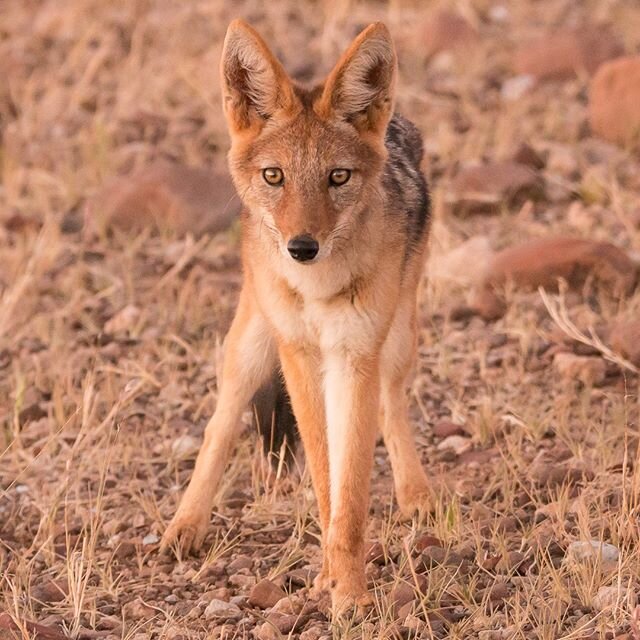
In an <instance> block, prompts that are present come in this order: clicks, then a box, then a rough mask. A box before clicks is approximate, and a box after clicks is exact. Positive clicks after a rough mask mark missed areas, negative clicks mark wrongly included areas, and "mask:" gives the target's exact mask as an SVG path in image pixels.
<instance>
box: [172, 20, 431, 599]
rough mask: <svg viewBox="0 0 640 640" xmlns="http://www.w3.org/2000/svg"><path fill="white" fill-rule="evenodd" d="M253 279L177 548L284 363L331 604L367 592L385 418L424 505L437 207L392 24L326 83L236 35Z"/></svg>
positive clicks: (234, 164)
mask: <svg viewBox="0 0 640 640" xmlns="http://www.w3.org/2000/svg"><path fill="white" fill-rule="evenodd" d="M221 77H222V88H223V100H224V111H225V114H226V118H227V121H228V126H229V131H230V134H231V150H230V152H229V166H230V169H231V174H232V176H233V179H234V181H235V184H236V187H237V190H238V193H239V194H240V197H241V198H242V200H243V203H244V206H245V209H244V211H243V213H242V263H243V267H244V284H243V288H242V292H241V294H240V301H239V304H238V309H237V312H236V315H235V319H234V321H233V323H232V325H231V329H230V330H229V333H228V336H227V338H226V345H225V354H224V365H223V373H222V380H221V386H220V389H219V397H218V404H217V408H216V411H215V414H214V416H213V417H212V418H211V420H210V422H209V424H208V425H207V428H206V431H205V437H204V443H203V445H202V448H201V450H200V453H199V455H198V459H197V462H196V466H195V470H194V473H193V477H192V478H191V482H190V483H189V486H188V488H187V490H186V492H185V494H184V497H183V498H182V502H181V503H180V506H179V508H178V511H177V513H176V514H175V516H174V518H173V520H172V521H171V523H170V525H169V527H168V529H167V531H166V533H165V534H164V538H163V543H164V546H165V547H171V546H175V545H178V546H180V547H181V548H182V550H183V551H189V550H190V549H193V548H197V547H199V546H200V545H201V544H202V542H203V539H204V537H205V534H206V531H207V527H208V525H209V519H210V513H211V508H212V503H213V499H214V495H215V492H216V488H217V486H218V482H219V480H220V476H221V475H222V473H223V471H224V469H225V465H226V463H227V459H228V456H229V453H230V451H231V449H232V447H233V444H234V441H235V440H236V438H237V435H238V430H239V425H240V417H241V414H242V412H243V411H244V410H245V409H246V408H247V406H248V405H249V403H250V402H251V400H252V398H253V396H254V394H255V393H256V392H257V391H258V390H259V389H260V388H261V387H262V386H263V385H264V384H265V383H266V382H267V381H268V380H269V379H271V378H272V376H273V374H274V372H276V371H279V370H280V369H281V371H282V373H283V374H284V379H285V381H286V388H287V391H288V393H289V396H290V399H291V405H292V407H293V411H294V414H295V418H296V423H297V428H298V430H299V433H300V436H301V438H302V442H303V445H304V450H305V454H306V460H307V464H308V466H309V470H310V473H311V478H312V481H313V486H314V489H315V493H316V496H317V500H318V508H319V515H320V523H321V526H322V539H323V557H324V560H323V567H322V570H321V573H320V574H319V576H318V579H317V581H316V586H317V587H318V588H320V589H322V588H328V589H330V590H331V595H332V601H333V606H334V609H337V610H341V609H342V608H343V607H344V606H346V605H352V604H354V603H356V604H357V603H362V602H365V601H366V598H367V595H366V594H367V586H366V581H365V573H364V533H365V526H366V518H367V512H368V505H369V484H370V476H371V470H372V464H373V452H374V446H375V441H376V437H377V433H378V428H379V427H380V429H381V430H382V434H383V436H384V441H385V443H386V446H387V448H388V451H389V456H390V459H391V465H392V468H393V476H394V483H395V491H396V496H397V499H398V503H399V505H400V509H401V510H402V511H403V512H405V513H411V512H413V511H414V510H416V509H423V508H425V507H426V506H427V505H428V501H429V487H428V482H427V478H426V475H425V473H424V471H423V469H422V466H421V464H420V459H419V456H418V454H417V452H416V448H415V443H414V439H413V436H412V433H411V428H410V424H409V422H408V416H407V398H406V389H405V385H406V381H407V376H408V374H409V372H410V369H411V365H412V362H413V359H414V354H415V351H416V295H417V289H418V284H419V281H420V278H421V272H422V265H423V262H424V254H425V250H426V242H427V232H428V218H429V200H428V194H427V187H426V183H425V180H424V177H423V175H422V173H421V170H420V163H421V159H422V141H421V138H420V134H419V133H418V131H417V129H416V128H415V127H414V126H413V125H412V124H411V123H410V122H408V121H407V120H405V119H404V118H402V117H401V116H399V115H394V111H393V105H394V87H395V79H396V55H395V51H394V47H393V43H392V41H391V38H390V35H389V32H388V30H387V28H386V27H385V26H384V25H383V24H381V23H376V24H372V25H370V26H369V27H368V28H367V29H365V30H364V31H363V32H362V33H361V34H360V35H359V36H358V37H357V38H356V39H355V40H354V42H353V43H352V44H351V46H350V47H349V48H348V49H347V51H346V52H345V53H344V54H343V56H342V57H341V59H340V60H339V61H338V63H337V65H336V66H335V68H334V69H333V71H332V72H331V73H330V75H329V76H328V77H327V79H326V81H325V82H324V83H323V84H321V85H320V86H317V87H315V88H313V89H303V88H300V87H298V86H296V85H294V84H293V82H292V81H291V80H290V79H289V77H288V76H287V74H286V72H285V71H284V69H283V67H282V65H281V64H280V63H279V62H278V60H276V58H275V57H274V56H273V54H272V53H271V52H270V51H269V49H268V48H267V46H266V44H265V43H264V41H263V40H262V39H261V38H260V36H259V35H258V34H257V33H256V32H255V31H254V30H253V29H252V28H251V27H249V26H248V25H247V24H245V23H244V22H242V21H235V22H233V23H232V24H231V25H230V26H229V29H228V32H227V35H226V39H225V43H224V51H223V56H222V64H221Z"/></svg>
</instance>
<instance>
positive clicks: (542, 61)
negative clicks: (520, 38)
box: [514, 25, 624, 80]
mask: <svg viewBox="0 0 640 640" xmlns="http://www.w3.org/2000/svg"><path fill="white" fill-rule="evenodd" d="M623 51H624V48H623V46H622V43H621V42H620V40H619V39H618V38H617V37H616V36H615V35H614V34H613V33H612V31H611V30H610V29H608V28H606V27H601V26H592V25H587V26H584V27H581V28H578V29H572V30H565V31H557V32H556V33H553V34H548V35H546V36H543V37H542V38H540V39H539V40H535V41H532V42H528V43H525V44H523V45H522V46H520V47H519V48H518V49H517V51H516V54H515V60H514V68H515V70H516V71H517V72H518V73H520V74H523V75H532V76H534V77H536V78H539V79H541V80H562V79H565V78H570V77H571V76H574V75H575V74H580V73H588V74H593V73H594V72H595V71H596V70H597V69H598V67H599V66H600V65H601V64H602V63H603V62H605V61H607V60H611V59H612V58H616V57H617V56H619V55H621V54H622V52H623Z"/></svg>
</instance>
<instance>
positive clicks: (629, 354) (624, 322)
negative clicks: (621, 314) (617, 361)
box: [609, 318, 640, 367]
mask: <svg viewBox="0 0 640 640" xmlns="http://www.w3.org/2000/svg"><path fill="white" fill-rule="evenodd" d="M609 343H610V345H611V348H612V349H613V350H614V351H615V352H616V353H618V354H620V355H621V356H622V357H623V358H626V359H627V360H629V361H630V362H632V363H633V364H635V365H636V366H638V367H640V320H638V319H636V318H619V319H617V320H615V321H614V322H613V323H612V325H611V327H610V329H609Z"/></svg>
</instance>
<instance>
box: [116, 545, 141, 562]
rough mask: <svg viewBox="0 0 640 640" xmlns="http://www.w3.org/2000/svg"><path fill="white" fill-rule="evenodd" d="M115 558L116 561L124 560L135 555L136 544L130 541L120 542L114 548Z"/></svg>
mask: <svg viewBox="0 0 640 640" xmlns="http://www.w3.org/2000/svg"><path fill="white" fill-rule="evenodd" d="M114 555H115V557H116V558H118V560H126V559H127V558H131V557H132V556H135V555H136V543H135V542H133V541H132V540H122V541H121V542H120V543H119V544H118V546H117V547H116V550H115V553H114Z"/></svg>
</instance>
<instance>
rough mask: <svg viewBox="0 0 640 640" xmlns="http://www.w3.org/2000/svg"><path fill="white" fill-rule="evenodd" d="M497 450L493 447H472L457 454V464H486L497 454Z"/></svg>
mask: <svg viewBox="0 0 640 640" xmlns="http://www.w3.org/2000/svg"><path fill="white" fill-rule="evenodd" d="M498 455H499V454H498V451H497V449H495V448H491V449H472V450H471V451H465V452H464V453H461V454H460V455H459V456H458V461H457V462H458V464H478V465H482V464H486V463H487V462H489V461H490V460H491V459H492V458H495V457H496V456H498Z"/></svg>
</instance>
